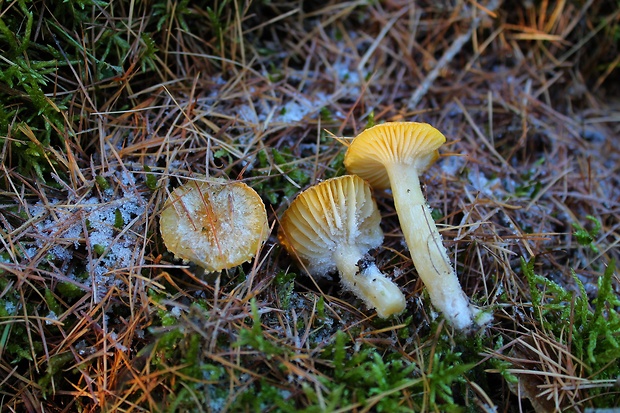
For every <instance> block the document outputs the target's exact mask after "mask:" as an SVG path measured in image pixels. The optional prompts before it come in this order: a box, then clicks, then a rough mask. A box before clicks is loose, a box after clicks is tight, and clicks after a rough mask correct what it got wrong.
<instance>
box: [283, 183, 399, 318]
mask: <svg viewBox="0 0 620 413" xmlns="http://www.w3.org/2000/svg"><path fill="white" fill-rule="evenodd" d="M380 221H381V215H380V214H379V211H378V210H377V204H376V203H375V200H374V199H373V198H372V195H371V192H370V187H369V185H368V184H367V183H366V182H364V180H362V179H361V178H359V177H357V176H351V175H348V176H342V177H338V178H332V179H328V180H326V181H323V182H321V183H319V184H317V185H315V186H313V187H311V188H309V189H307V190H305V191H304V192H302V193H301V194H299V195H298V196H297V198H295V200H294V201H293V202H292V203H291V206H290V207H289V208H288V209H287V210H286V212H285V213H284V215H283V216H282V219H281V220H280V229H279V232H278V238H279V240H280V242H281V243H282V245H284V247H285V248H286V249H287V251H288V252H289V253H290V254H291V255H293V256H296V257H298V258H299V259H300V260H301V262H302V263H303V264H304V265H305V267H306V268H307V270H308V271H309V272H310V274H312V275H316V276H323V275H325V274H327V273H329V272H330V271H333V270H335V269H338V271H339V273H340V279H341V283H342V285H343V287H344V288H345V289H346V290H349V291H351V292H353V293H354V294H355V295H356V296H357V297H359V298H361V299H362V300H363V301H364V303H365V304H366V305H368V307H370V308H375V309H376V310H377V314H378V315H379V317H382V318H386V317H389V316H390V315H392V314H398V313H400V312H402V311H403V310H404V309H405V296H404V295H403V293H402V292H401V291H400V289H399V288H398V286H397V285H396V284H394V282H393V281H391V280H390V279H388V278H387V277H386V276H385V275H384V274H382V273H381V271H379V269H378V268H377V266H376V264H375V263H374V261H372V260H369V259H368V258H367V253H368V251H369V250H371V249H372V248H377V247H378V246H380V245H381V243H382V242H383V232H382V231H381V227H380V226H379V223H380Z"/></svg>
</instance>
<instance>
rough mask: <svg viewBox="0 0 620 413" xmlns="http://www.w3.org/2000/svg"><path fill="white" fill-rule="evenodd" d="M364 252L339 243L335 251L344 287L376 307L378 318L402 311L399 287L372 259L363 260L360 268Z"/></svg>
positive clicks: (402, 296) (402, 304) (335, 259)
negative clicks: (363, 263)
mask: <svg viewBox="0 0 620 413" xmlns="http://www.w3.org/2000/svg"><path fill="white" fill-rule="evenodd" d="M364 255H365V254H364V253H362V252H361V251H360V249H359V248H357V247H355V246H350V245H346V244H342V245H340V246H338V249H337V250H336V251H335V252H334V255H333V256H334V262H335V263H336V267H337V268H338V271H339V272H340V279H341V282H342V285H343V287H344V288H345V289H347V290H349V291H351V292H353V293H354V294H355V295H356V296H357V297H359V298H361V299H362V300H364V302H365V303H366V305H368V306H369V307H372V308H375V309H376V310H377V315H379V317H381V318H387V317H389V316H391V315H392V314H398V313H401V312H402V311H403V310H404V309H405V304H406V303H405V296H404V295H403V293H402V291H401V290H400V288H398V286H397V285H396V284H394V282H393V281H391V280H390V279H388V278H387V277H386V276H385V275H384V274H383V273H382V272H381V271H380V270H379V268H377V266H376V264H375V263H374V262H372V261H366V262H365V265H362V266H361V267H362V268H360V267H359V266H358V264H359V263H360V262H364V261H363V259H364Z"/></svg>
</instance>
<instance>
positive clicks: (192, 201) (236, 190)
mask: <svg viewBox="0 0 620 413" xmlns="http://www.w3.org/2000/svg"><path fill="white" fill-rule="evenodd" d="M159 224H160V231H161V235H162V238H163V240H164V243H165V244H166V247H167V248H168V250H170V251H171V252H172V253H174V254H175V256H177V257H179V258H182V259H184V260H189V261H192V262H194V263H196V264H198V265H200V266H201V267H203V268H205V269H206V270H207V271H220V270H223V269H226V268H232V267H235V266H237V265H240V264H242V263H243V262H245V261H249V260H251V259H252V258H253V257H254V255H255V254H256V251H257V250H258V248H259V247H260V246H261V245H262V244H263V242H265V240H266V239H267V236H268V235H269V226H268V223H267V213H266V211H265V205H264V204H263V201H262V200H261V198H260V196H259V195H258V194H257V193H256V191H254V190H253V189H252V188H250V187H249V186H247V185H246V184H244V183H243V182H225V181H216V182H203V181H190V182H188V183H186V184H185V185H182V186H180V187H178V188H176V189H175V190H174V191H173V192H172V194H170V198H169V199H168V200H167V201H166V203H165V205H164V208H163V210H162V212H161V216H160V218H159Z"/></svg>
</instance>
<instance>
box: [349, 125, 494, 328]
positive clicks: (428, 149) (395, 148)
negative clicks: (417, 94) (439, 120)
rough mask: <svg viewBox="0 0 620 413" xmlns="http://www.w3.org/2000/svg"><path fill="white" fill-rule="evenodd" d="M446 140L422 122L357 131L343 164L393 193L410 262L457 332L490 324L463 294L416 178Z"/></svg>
mask: <svg viewBox="0 0 620 413" xmlns="http://www.w3.org/2000/svg"><path fill="white" fill-rule="evenodd" d="M445 141H446V138H445V137H444V136H443V135H442V134H441V132H439V131H438V130H437V129H435V128H434V127H432V126H431V125H428V124H426V123H416V122H388V123H384V124H380V125H376V126H373V127H371V128H369V129H366V130H365V131H363V132H362V133H360V134H359V135H358V136H357V137H356V138H355V139H354V140H353V142H352V143H351V145H350V146H349V149H348V150H347V153H346V155H345V160H344V164H345V166H346V168H347V171H349V173H353V174H356V175H359V176H361V177H362V178H364V179H366V180H368V181H369V183H370V185H371V186H372V187H373V188H376V189H387V188H391V189H392V194H393V197H394V205H395V207H396V212H397V214H398V219H399V221H400V225H401V227H402V230H403V234H404V236H405V241H406V242H407V245H408V247H409V251H410V253H411V258H412V260H413V263H414V265H415V267H416V270H417V271H418V274H419V276H420V278H421V279H422V281H423V282H424V285H425V286H426V288H427V290H428V293H429V295H430V298H431V302H432V303H433V305H434V306H435V308H437V309H438V310H440V311H441V312H442V313H443V314H444V316H445V317H446V319H447V320H448V321H449V322H450V323H451V324H452V325H453V326H454V327H455V328H457V329H459V330H463V329H468V328H471V327H473V326H474V325H476V324H478V325H482V324H485V323H487V322H489V321H490V315H489V314H486V313H481V311H480V310H479V309H477V308H476V307H474V306H473V305H472V304H471V303H470V302H469V299H468V298H467V296H466V295H465V293H464V292H463V290H462V288H461V285H460V283H459V280H458V278H457V275H456V272H455V271H454V269H453V268H452V265H451V264H450V261H449V259H448V254H447V252H446V248H445V247H444V245H443V243H442V238H441V235H440V234H439V232H438V231H437V227H436V226H435V221H434V220H433V218H432V217H431V210H430V208H429V207H428V205H427V203H426V199H425V198H424V194H423V193H422V189H421V187H420V180H419V175H420V174H421V173H422V172H424V171H425V170H426V169H427V168H428V167H429V166H430V165H432V164H433V163H434V162H435V160H436V159H437V157H438V156H439V153H438V151H437V149H438V148H439V147H440V146H441V145H442V144H443V143H444V142H445Z"/></svg>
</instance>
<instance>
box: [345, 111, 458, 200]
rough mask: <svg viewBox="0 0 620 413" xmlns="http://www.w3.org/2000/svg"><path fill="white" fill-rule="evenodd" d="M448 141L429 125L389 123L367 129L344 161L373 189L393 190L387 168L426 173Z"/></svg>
mask: <svg viewBox="0 0 620 413" xmlns="http://www.w3.org/2000/svg"><path fill="white" fill-rule="evenodd" d="M445 142H446V137H445V136H444V135H443V134H442V133H441V132H439V131H438V130H437V129H435V128H434V127H432V126H431V125H429V124H428V123H418V122H386V123H382V124H379V125H375V126H373V127H371V128H368V129H366V130H365V131H363V132H362V133H360V134H359V135H357V137H356V138H355V139H353V142H351V145H350V146H349V149H348V150H347V153H346V155H345V158H344V165H345V167H346V168H347V171H348V172H349V173H352V174H356V175H359V176H361V177H362V178H364V179H366V180H367V181H368V182H369V183H370V185H372V187H373V188H376V189H387V188H390V180H389V177H388V174H387V173H386V170H385V165H387V164H395V163H399V164H406V165H412V166H415V168H416V169H417V170H418V171H419V172H424V171H425V170H426V169H428V167H429V166H431V165H432V164H433V163H434V162H435V160H437V157H439V152H438V151H437V149H438V148H439V147H440V146H441V145H443V144H444V143H445Z"/></svg>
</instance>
